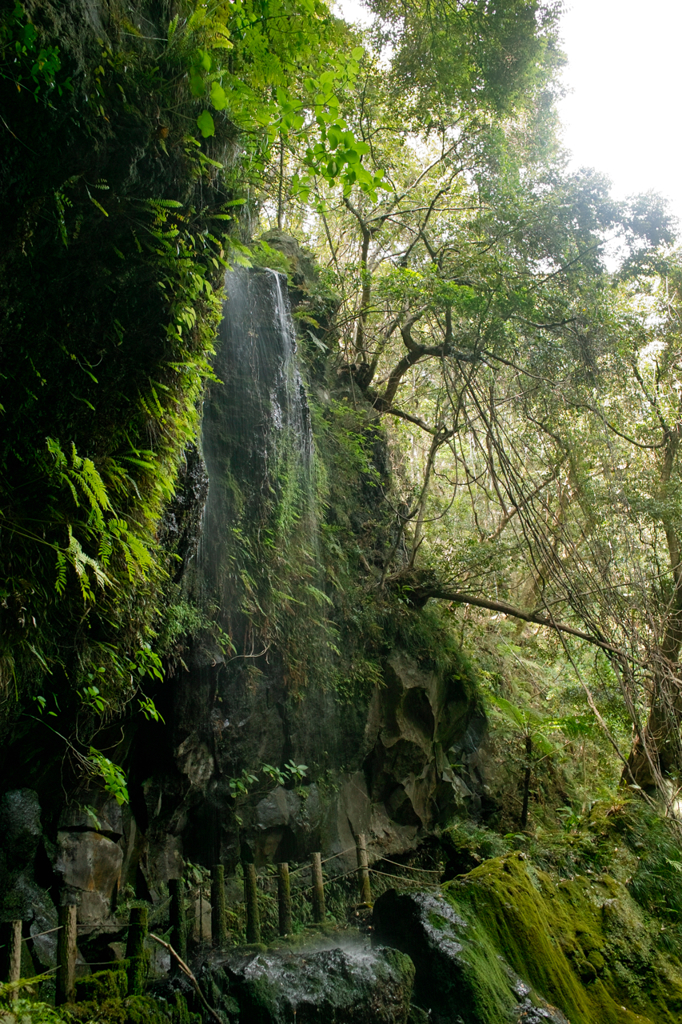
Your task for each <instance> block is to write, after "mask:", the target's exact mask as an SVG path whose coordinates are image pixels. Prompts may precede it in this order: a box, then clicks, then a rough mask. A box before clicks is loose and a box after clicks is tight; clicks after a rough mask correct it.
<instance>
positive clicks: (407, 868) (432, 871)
mask: <svg viewBox="0 0 682 1024" xmlns="http://www.w3.org/2000/svg"><path fill="white" fill-rule="evenodd" d="M378 860H380V861H383V862H384V864H394V865H395V867H397V868H403V870H404V871H425V872H426V874H427V875H442V873H443V872H442V871H440V870H438V871H436V870H435V868H413V867H410V865H409V864H399V863H398V861H397V860H389V859H388V857H379V858H378Z"/></svg>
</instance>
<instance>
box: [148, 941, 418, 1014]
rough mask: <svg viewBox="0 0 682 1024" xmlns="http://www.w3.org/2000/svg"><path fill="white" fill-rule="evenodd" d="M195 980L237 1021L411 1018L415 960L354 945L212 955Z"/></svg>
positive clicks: (189, 993)
mask: <svg viewBox="0 0 682 1024" xmlns="http://www.w3.org/2000/svg"><path fill="white" fill-rule="evenodd" d="M198 978H199V982H200V984H201V986H202V988H203V990H204V992H205V993H207V995H208V998H209V999H210V1001H211V1003H212V1005H213V1006H215V1007H216V1009H218V1010H219V1011H223V1013H226V1014H235V1013H238V1019H239V1022H240V1024H290V1022H291V1021H296V1024H330V1022H331V1021H338V1022H341V1021H343V1024H370V1022H371V1024H407V1021H408V1014H409V1011H410V997H411V994H412V983H413V980H414V966H413V965H412V962H411V960H410V958H409V957H407V956H405V955H404V954H403V953H400V952H398V951H397V950H393V949H380V950H372V949H370V948H368V947H366V946H362V945H359V944H354V945H349V946H347V947H346V948H338V947H337V948H334V949H321V950H320V949H318V950H310V949H309V950H301V951H296V952H293V951H292V952H288V951H287V952H285V951H282V952H267V953H255V954H251V955H249V956H238V955H233V956H230V957H228V958H222V959H219V958H216V957H213V958H212V959H211V960H210V961H209V962H207V963H205V964H204V966H203V967H202V968H201V970H200V971H199V972H198ZM176 984H177V983H176ZM180 987H181V989H182V991H183V993H184V995H185V997H186V998H187V1002H188V1004H189V1006H190V1008H192V1009H200V1006H199V1004H198V1003H197V1002H196V1000H195V998H194V997H193V993H192V991H191V990H190V989H189V988H188V986H187V985H185V984H184V983H181V984H180ZM168 988H169V986H168V985H166V986H165V987H164V988H159V992H167V991H168ZM169 1001H170V1000H169Z"/></svg>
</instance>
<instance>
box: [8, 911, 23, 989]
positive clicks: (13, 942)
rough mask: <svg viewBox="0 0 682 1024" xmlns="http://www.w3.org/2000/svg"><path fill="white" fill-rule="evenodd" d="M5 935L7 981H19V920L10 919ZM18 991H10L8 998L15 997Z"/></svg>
mask: <svg viewBox="0 0 682 1024" xmlns="http://www.w3.org/2000/svg"><path fill="white" fill-rule="evenodd" d="M7 931H8V936H7V946H8V949H7V954H8V955H7V960H8V969H7V981H9V982H12V981H19V978H20V977H21V921H10V923H9V926H8V929H7ZM18 995H19V992H18V991H14V992H11V993H10V999H16V998H17V996H18Z"/></svg>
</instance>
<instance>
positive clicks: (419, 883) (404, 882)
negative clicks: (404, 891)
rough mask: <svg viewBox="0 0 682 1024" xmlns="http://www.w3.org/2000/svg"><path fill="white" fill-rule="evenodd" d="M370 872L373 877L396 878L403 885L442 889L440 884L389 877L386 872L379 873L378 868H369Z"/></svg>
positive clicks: (395, 876)
mask: <svg viewBox="0 0 682 1024" xmlns="http://www.w3.org/2000/svg"><path fill="white" fill-rule="evenodd" d="M369 871H371V873H372V874H373V875H381V876H382V877H383V878H395V879H397V881H398V882H401V883H402V884H403V885H422V886H424V885H430V886H432V887H433V888H435V889H440V882H420V881H419V879H417V878H401V877H400V875H389V874H388V873H387V872H386V871H377V869H376V868H369Z"/></svg>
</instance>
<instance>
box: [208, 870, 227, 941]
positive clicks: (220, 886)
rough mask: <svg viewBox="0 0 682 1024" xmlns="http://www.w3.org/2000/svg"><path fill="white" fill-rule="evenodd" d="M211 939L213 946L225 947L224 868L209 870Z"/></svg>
mask: <svg viewBox="0 0 682 1024" xmlns="http://www.w3.org/2000/svg"><path fill="white" fill-rule="evenodd" d="M211 937H212V939H213V945H214V946H220V947H221V948H222V947H224V946H226V945H227V905H226V903H225V868H224V866H223V865H222V864H214V865H213V867H212V868H211Z"/></svg>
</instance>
